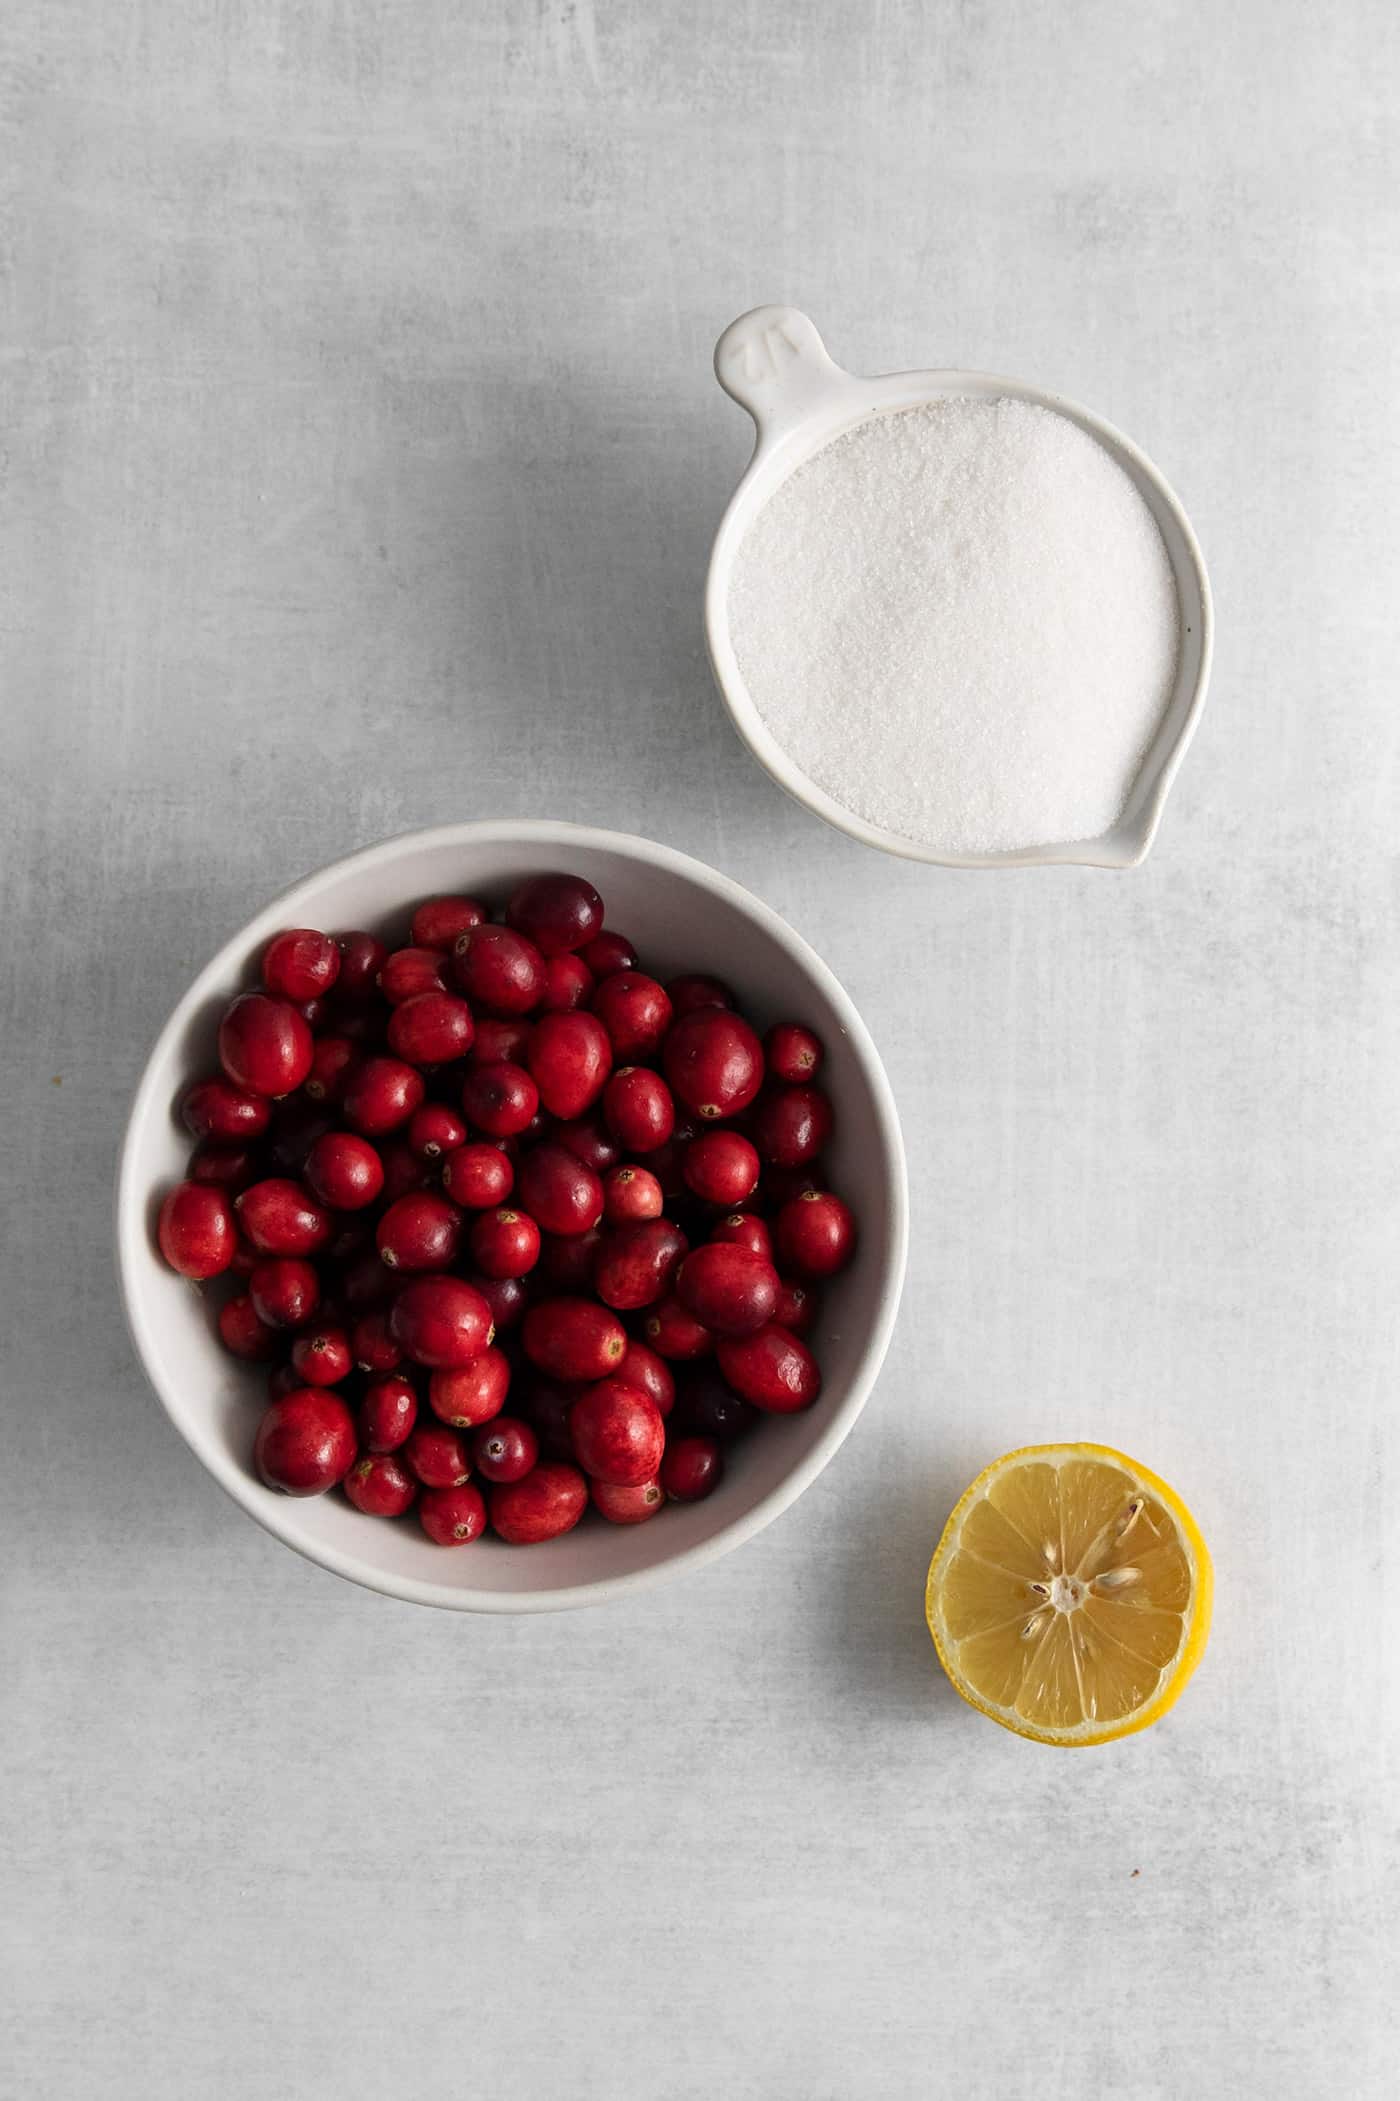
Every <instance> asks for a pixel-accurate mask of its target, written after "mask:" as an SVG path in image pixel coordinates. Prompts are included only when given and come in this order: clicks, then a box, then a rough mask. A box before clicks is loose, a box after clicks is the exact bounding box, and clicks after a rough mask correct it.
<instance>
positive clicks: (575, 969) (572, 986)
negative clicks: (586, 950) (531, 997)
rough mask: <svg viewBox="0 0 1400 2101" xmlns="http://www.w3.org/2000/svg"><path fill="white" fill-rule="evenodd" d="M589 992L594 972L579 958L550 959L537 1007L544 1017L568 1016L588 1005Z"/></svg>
mask: <svg viewBox="0 0 1400 2101" xmlns="http://www.w3.org/2000/svg"><path fill="white" fill-rule="evenodd" d="M592 990H593V973H592V971H591V970H590V969H589V967H588V965H587V964H586V963H585V962H584V960H583V958H582V957H581V956H553V957H551V958H550V960H549V961H548V962H547V963H546V964H545V966H544V998H543V999H542V1000H541V1002H540V1005H541V1006H542V1007H543V1009H544V1011H545V1013H546V1014H570V1013H572V1012H573V1010H574V1008H575V1007H583V1006H586V1005H587V1004H588V999H589V995H590V994H591V992H592Z"/></svg>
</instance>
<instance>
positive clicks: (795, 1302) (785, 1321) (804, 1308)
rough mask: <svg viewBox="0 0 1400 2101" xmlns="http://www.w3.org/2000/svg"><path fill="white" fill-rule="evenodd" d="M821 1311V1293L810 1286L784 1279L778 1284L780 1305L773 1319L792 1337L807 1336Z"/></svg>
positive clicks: (791, 1279)
mask: <svg viewBox="0 0 1400 2101" xmlns="http://www.w3.org/2000/svg"><path fill="white" fill-rule="evenodd" d="M820 1311H821V1293H820V1292H819V1291H817V1290H815V1289H814V1288H813V1286H812V1285H810V1284H799V1283H797V1282H796V1281H795V1279H793V1278H790V1277H783V1278H781V1279H780V1281H779V1284H778V1303H777V1305H776V1307H775V1308H774V1310H773V1318H774V1320H775V1321H776V1322H777V1324H778V1326H779V1327H780V1328H786V1329H787V1330H788V1332H789V1333H790V1334H792V1335H805V1334H806V1333H807V1330H808V1329H809V1328H810V1327H811V1326H812V1324H813V1322H814V1321H815V1320H816V1317H817V1315H818V1313H819V1312H820Z"/></svg>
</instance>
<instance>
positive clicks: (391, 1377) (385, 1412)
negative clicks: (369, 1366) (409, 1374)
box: [360, 1372, 418, 1452]
mask: <svg viewBox="0 0 1400 2101" xmlns="http://www.w3.org/2000/svg"><path fill="white" fill-rule="evenodd" d="M417 1420H418V1395H417V1393H416V1392H415V1390H414V1388H413V1387H412V1386H411V1385H410V1384H409V1382H408V1380H407V1379H404V1378H400V1377H399V1375H398V1374H397V1373H396V1372H381V1373H380V1374H379V1376H378V1378H374V1379H371V1380H370V1382H369V1384H368V1385H367V1386H366V1387H365V1390H364V1393H363V1395H362V1396H361V1399H360V1438H361V1442H362V1443H363V1445H364V1447H365V1450H366V1451H368V1452H396V1451H397V1450H398V1448H399V1446H400V1445H401V1444H402V1443H403V1441H404V1439H405V1438H406V1437H407V1436H408V1434H409V1432H410V1430H411V1429H412V1428H413V1425H414V1424H415V1423H416V1422H417Z"/></svg>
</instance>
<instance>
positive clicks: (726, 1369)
mask: <svg viewBox="0 0 1400 2101" xmlns="http://www.w3.org/2000/svg"><path fill="white" fill-rule="evenodd" d="M717 1355H718V1357H719V1368H720V1370H721V1371H722V1372H723V1373H724V1376H725V1378H726V1379H727V1380H728V1381H729V1384H730V1385H731V1386H732V1387H733V1388H734V1391H735V1392H736V1393H737V1394H739V1395H740V1396H741V1397H742V1398H743V1399H744V1400H746V1401H752V1402H753V1404H754V1406H755V1408H763V1409H765V1410H766V1411H767V1412H768V1414H770V1415H791V1414H793V1413H794V1412H795V1411H796V1410H797V1409H799V1408H809V1407H810V1406H811V1404H812V1402H813V1401H814V1400H815V1399H816V1398H817V1395H818V1394H819V1393H820V1392H821V1390H822V1375H821V1367H820V1366H819V1365H818V1363H817V1360H816V1358H815V1357H814V1356H813V1355H812V1352H811V1351H810V1350H809V1349H808V1347H807V1345H806V1343H805V1342H799V1341H798V1339H797V1337H796V1336H795V1335H789V1333H788V1331H787V1329H786V1328H780V1327H778V1326H777V1325H776V1324H775V1323H773V1324H770V1325H769V1326H768V1327H766V1328H760V1329H759V1330H758V1332H757V1334H754V1335H743V1336H726V1337H724V1339H723V1340H722V1341H721V1342H720V1343H719V1345H718V1349H717Z"/></svg>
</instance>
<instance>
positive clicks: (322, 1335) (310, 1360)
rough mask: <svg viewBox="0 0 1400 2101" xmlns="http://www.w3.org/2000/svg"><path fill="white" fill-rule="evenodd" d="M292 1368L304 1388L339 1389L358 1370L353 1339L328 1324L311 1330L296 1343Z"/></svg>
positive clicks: (341, 1329)
mask: <svg viewBox="0 0 1400 2101" xmlns="http://www.w3.org/2000/svg"><path fill="white" fill-rule="evenodd" d="M292 1369H293V1371H294V1372H296V1374H297V1376H298V1378H299V1379H300V1381H301V1384H302V1385H303V1386H338V1385H339V1384H340V1382H341V1380H342V1379H348V1378H349V1376H350V1374H351V1372H352V1371H353V1370H354V1369H355V1359H354V1357H353V1355H352V1354H351V1349H350V1337H349V1336H348V1335H347V1334H346V1332H345V1330H344V1328H336V1327H330V1326H328V1325H326V1324H325V1323H324V1322H323V1323H322V1324H321V1326H320V1327H318V1328H309V1329H308V1330H307V1332H306V1333H305V1334H304V1335H298V1337H297V1339H296V1341H295V1342H294V1343H293V1344H292Z"/></svg>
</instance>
